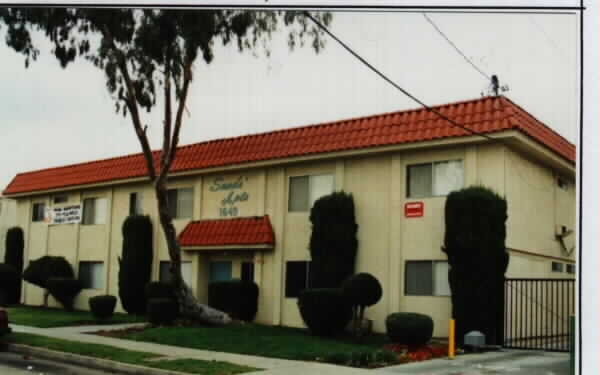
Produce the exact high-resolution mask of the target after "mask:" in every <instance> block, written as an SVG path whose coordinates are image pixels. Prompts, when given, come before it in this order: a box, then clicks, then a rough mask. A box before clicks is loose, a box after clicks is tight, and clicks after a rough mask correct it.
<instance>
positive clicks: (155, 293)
mask: <svg viewBox="0 0 600 375" xmlns="http://www.w3.org/2000/svg"><path fill="white" fill-rule="evenodd" d="M173 288H174V286H173V283H170V282H164V281H151V282H149V283H148V284H146V287H145V288H144V292H145V294H144V295H145V298H146V305H147V304H148V301H150V300H151V299H170V300H172V301H173V302H175V305H176V306H177V311H179V302H178V300H177V295H175V290H174V289H173ZM146 307H147V306H146ZM146 313H147V311H146Z"/></svg>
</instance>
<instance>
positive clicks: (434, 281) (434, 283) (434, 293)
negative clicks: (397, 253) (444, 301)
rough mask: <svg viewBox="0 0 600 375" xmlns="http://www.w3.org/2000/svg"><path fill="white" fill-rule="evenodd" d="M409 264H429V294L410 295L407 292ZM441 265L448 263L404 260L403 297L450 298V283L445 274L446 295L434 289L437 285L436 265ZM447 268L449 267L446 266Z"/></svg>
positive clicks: (443, 261) (444, 261) (427, 260)
mask: <svg viewBox="0 0 600 375" xmlns="http://www.w3.org/2000/svg"><path fill="white" fill-rule="evenodd" d="M409 263H429V264H431V268H430V269H431V289H432V290H431V294H418V293H410V292H409V290H408V285H407V284H408V283H407V280H406V278H407V277H408V265H409ZM441 263H445V264H448V261H446V260H439V259H436V260H429V259H411V260H406V261H405V262H404V275H405V276H404V277H405V279H404V295H405V296H410V297H450V296H451V295H452V292H451V290H450V283H449V281H448V276H447V274H446V278H445V281H446V283H447V285H448V288H447V294H446V293H443V291H439V290H438V288H436V286H437V285H438V282H437V281H438V280H437V279H436V264H441ZM448 267H449V266H448Z"/></svg>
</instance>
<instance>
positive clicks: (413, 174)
mask: <svg viewBox="0 0 600 375" xmlns="http://www.w3.org/2000/svg"><path fill="white" fill-rule="evenodd" d="M432 185H433V174H432V173H431V164H421V165H410V166H409V167H408V196H409V197H410V198H418V197H428V196H431V193H432V192H431V187H432Z"/></svg>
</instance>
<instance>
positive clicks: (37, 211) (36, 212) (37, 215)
mask: <svg viewBox="0 0 600 375" xmlns="http://www.w3.org/2000/svg"><path fill="white" fill-rule="evenodd" d="M45 211H46V203H43V202H38V203H34V204H33V209H32V212H31V221H44V212H45Z"/></svg>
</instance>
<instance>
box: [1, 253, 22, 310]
mask: <svg viewBox="0 0 600 375" xmlns="http://www.w3.org/2000/svg"><path fill="white" fill-rule="evenodd" d="M20 289H21V276H20V274H19V272H18V271H17V270H16V269H15V267H13V266H12V265H10V264H5V263H0V306H7V305H13V304H15V303H19V300H20V299H19V298H18V297H19V295H18V294H17V290H20ZM19 294H20V293H19Z"/></svg>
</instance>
